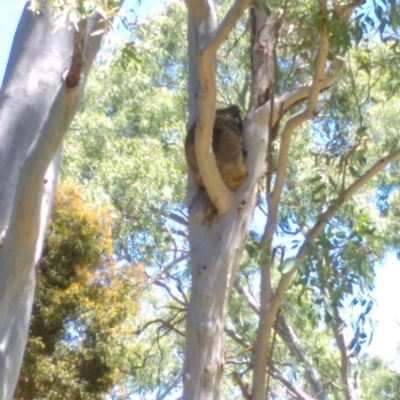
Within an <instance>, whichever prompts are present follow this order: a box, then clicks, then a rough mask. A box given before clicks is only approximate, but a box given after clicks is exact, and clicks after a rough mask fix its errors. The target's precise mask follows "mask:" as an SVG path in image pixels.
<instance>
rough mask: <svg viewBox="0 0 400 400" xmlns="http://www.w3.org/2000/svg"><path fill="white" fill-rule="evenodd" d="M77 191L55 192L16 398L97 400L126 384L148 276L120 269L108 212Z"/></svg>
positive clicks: (66, 186)
mask: <svg viewBox="0 0 400 400" xmlns="http://www.w3.org/2000/svg"><path fill="white" fill-rule="evenodd" d="M80 191H81V188H79V187H77V186H75V185H72V184H63V185H61V186H60V187H59V189H58V191H57V195H56V198H55V204H54V210H53V213H52V219H51V222H50V226H49V230H48V234H47V237H46V243H45V249H44V253H43V257H42V260H41V262H40V269H39V271H38V284H37V290H36V296H35V303H34V307H33V312H32V320H31V326H30V333H29V339H28V346H27V350H26V354H25V359H24V364H23V368H22V373H21V375H20V379H19V383H18V386H17V391H16V395H15V398H16V399H24V400H28V399H36V398H40V399H65V398H68V399H77V400H78V399H96V398H99V396H100V395H101V394H102V393H107V392H108V391H109V390H110V388H111V387H113V385H115V384H116V383H117V382H118V380H119V379H120V378H121V375H120V372H119V368H120V367H121V365H122V364H123V359H124V357H123V355H122V349H118V348H117V349H115V344H116V343H119V345H122V343H123V342H124V341H125V340H126V339H127V338H128V337H129V336H130V335H132V333H133V330H134V326H135V324H134V322H133V320H134V316H135V315H136V314H137V312H138V303H137V295H138V294H139V293H140V291H141V287H142V284H143V270H142V268H141V266H140V265H139V264H135V265H126V266H118V265H117V264H116V263H115V261H114V259H113V257H112V245H113V242H112V237H111V231H110V225H111V221H112V218H111V215H110V212H109V211H108V210H107V209H106V208H104V207H101V208H97V209H96V208H94V207H93V206H91V205H90V204H88V203H87V202H86V201H85V200H84V199H83V197H82V196H81V195H80Z"/></svg>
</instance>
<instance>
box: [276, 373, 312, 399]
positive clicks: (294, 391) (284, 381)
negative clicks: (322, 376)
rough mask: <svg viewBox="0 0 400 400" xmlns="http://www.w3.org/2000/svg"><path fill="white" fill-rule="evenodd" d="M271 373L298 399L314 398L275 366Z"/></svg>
mask: <svg viewBox="0 0 400 400" xmlns="http://www.w3.org/2000/svg"><path fill="white" fill-rule="evenodd" d="M270 374H271V375H272V376H273V377H274V378H275V379H276V380H278V381H279V382H280V383H281V384H282V385H283V386H284V387H285V388H287V389H288V390H289V392H291V393H292V394H293V395H294V396H296V399H298V400H313V397H310V396H309V395H308V394H307V393H305V392H303V391H302V390H301V389H300V388H298V387H296V386H294V385H293V384H292V383H291V382H290V381H289V380H287V379H286V378H284V377H283V375H281V374H280V373H279V372H278V371H277V370H276V369H275V368H274V370H273V371H270Z"/></svg>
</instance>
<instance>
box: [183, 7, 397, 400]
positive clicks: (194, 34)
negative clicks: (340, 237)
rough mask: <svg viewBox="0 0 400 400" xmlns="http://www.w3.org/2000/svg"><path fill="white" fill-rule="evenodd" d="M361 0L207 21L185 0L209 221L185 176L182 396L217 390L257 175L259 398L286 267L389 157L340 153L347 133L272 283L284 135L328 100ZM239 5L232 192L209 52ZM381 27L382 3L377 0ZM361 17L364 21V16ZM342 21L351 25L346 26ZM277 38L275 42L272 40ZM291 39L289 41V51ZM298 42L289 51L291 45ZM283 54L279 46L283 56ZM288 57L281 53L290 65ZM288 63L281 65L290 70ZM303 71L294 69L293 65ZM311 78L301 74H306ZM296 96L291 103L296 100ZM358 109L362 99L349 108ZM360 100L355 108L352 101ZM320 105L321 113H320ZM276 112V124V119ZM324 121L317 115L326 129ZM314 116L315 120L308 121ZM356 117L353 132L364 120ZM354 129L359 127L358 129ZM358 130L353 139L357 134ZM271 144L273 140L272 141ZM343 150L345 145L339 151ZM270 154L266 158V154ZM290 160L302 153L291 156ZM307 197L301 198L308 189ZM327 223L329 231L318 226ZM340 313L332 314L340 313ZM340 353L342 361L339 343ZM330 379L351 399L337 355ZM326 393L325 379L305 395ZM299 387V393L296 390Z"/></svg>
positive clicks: (193, 109)
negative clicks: (244, 63)
mask: <svg viewBox="0 0 400 400" xmlns="http://www.w3.org/2000/svg"><path fill="white" fill-rule="evenodd" d="M363 3H364V1H360V2H358V1H355V2H352V3H350V4H346V5H343V4H341V3H340V2H327V1H318V2H315V3H308V2H290V1H289V2H286V3H284V4H281V3H274V2H265V3H260V2H254V3H253V4H250V2H248V1H245V0H244V1H236V2H235V3H234V4H233V5H232V6H231V7H230V8H229V11H228V12H227V13H226V14H225V15H224V16H223V18H222V19H221V21H220V22H219V23H218V22H217V18H216V11H215V4H213V3H210V2H198V1H190V0H187V1H186V5H187V8H188V56H189V85H188V90H189V93H188V95H189V99H188V107H189V125H191V124H193V123H194V122H195V121H197V125H196V140H195V142H196V144H195V151H196V156H197V162H198V166H199V171H200V174H201V176H202V179H203V182H204V185H205V188H206V191H207V194H208V197H209V199H211V201H212V203H213V204H214V207H215V208H216V210H217V217H216V218H215V219H214V220H213V221H212V223H210V224H209V223H205V221H204V220H201V218H198V210H199V209H200V210H201V209H204V208H205V207H206V204H205V203H204V200H203V199H204V196H200V195H198V187H197V186H196V184H195V183H194V181H193V179H192V177H189V186H188V204H189V242H190V249H191V252H190V257H191V260H190V262H191V273H192V286H191V298H190V303H189V306H188V315H187V326H186V354H185V364H184V375H183V381H184V398H185V399H192V398H198V399H219V398H221V397H222V377H223V372H224V368H225V367H224V365H225V360H224V343H225V342H224V321H225V317H226V313H227V305H228V298H229V295H230V292H231V289H232V287H233V284H234V281H235V277H236V273H237V268H238V265H239V262H240V258H241V255H242V252H243V248H244V244H245V242H246V239H247V236H248V232H249V228H250V222H251V219H252V216H253V211H254V208H255V205H256V204H257V201H258V199H259V198H260V182H262V181H263V179H264V177H265V176H266V185H265V186H266V196H265V203H266V208H267V210H266V214H267V222H266V225H265V229H264V233H263V235H262V241H263V251H264V257H263V259H262V263H261V271H260V272H261V289H260V298H259V305H258V308H259V310H258V312H259V323H258V331H257V338H256V341H255V344H254V350H253V364H252V368H253V369H252V374H253V377H252V385H251V389H250V391H248V392H244V394H245V396H247V397H248V398H252V399H256V400H258V399H264V398H265V396H266V376H267V364H268V354H269V345H270V341H271V331H272V327H273V324H274V322H275V320H276V318H277V316H278V313H279V310H280V308H281V305H282V301H283V299H284V294H285V292H286V290H287V288H288V286H289V284H290V283H291V282H292V280H293V278H294V275H295V273H296V271H297V270H298V268H299V267H300V265H301V263H302V262H303V260H304V259H305V258H306V256H307V254H308V253H309V251H310V250H311V249H312V246H314V244H315V242H316V239H317V238H319V236H320V235H321V234H326V233H325V231H326V228H327V225H328V224H329V223H330V222H331V221H333V219H334V218H335V217H336V215H337V214H338V213H339V211H340V210H341V209H342V207H343V206H344V205H345V204H346V202H348V201H349V200H350V199H351V198H352V197H353V196H354V195H355V194H356V193H357V192H358V191H359V190H360V189H361V188H362V187H363V186H364V185H365V184H366V183H367V182H368V181H369V180H370V179H372V178H373V177H374V176H375V175H376V174H377V173H378V172H380V171H381V170H383V169H384V168H385V167H386V166H387V165H388V164H390V163H391V162H393V161H395V160H396V159H398V157H399V156H400V149H399V148H395V149H393V150H392V151H391V152H390V153H388V154H386V155H379V156H378V157H376V159H375V161H374V162H370V163H369V164H366V165H365V166H364V170H363V171H354V170H353V169H351V166H350V165H348V164H347V160H348V158H349V157H350V155H352V154H353V153H354V152H355V150H356V149H357V148H359V147H361V144H362V141H361V140H360V141H358V142H356V143H355V144H354V148H353V151H352V152H350V153H349V154H348V153H346V152H345V150H343V149H342V151H343V157H342V158H343V160H342V163H341V166H340V167H341V172H342V175H341V179H340V181H339V184H337V183H336V182H335V185H336V190H335V191H333V193H332V192H331V193H330V191H329V190H328V188H327V186H326V185H325V184H324V185H323V186H322V185H321V187H319V188H316V189H315V193H314V195H316V194H317V193H319V192H321V191H323V192H324V195H323V196H322V197H318V200H319V201H320V206H319V207H316V208H315V210H316V215H315V217H314V218H310V217H311V216H308V220H306V221H303V229H302V230H301V231H300V232H299V233H300V234H301V240H300V241H301V243H300V244H298V245H297V246H294V247H295V248H296V247H297V249H296V253H295V255H293V256H291V257H284V256H283V257H282V258H281V260H282V262H281V265H280V268H281V274H280V276H279V277H278V278H277V279H276V284H275V285H273V280H272V276H273V274H272V266H273V263H272V259H273V257H272V256H273V253H274V248H273V243H274V239H275V236H276V232H277V229H278V222H279V211H280V208H281V207H280V206H281V202H282V199H283V196H284V194H285V191H286V188H287V185H288V184H289V182H288V181H287V180H286V177H287V170H288V166H289V164H290V161H291V159H290V145H291V142H292V141H293V138H294V133H295V131H296V130H299V128H300V127H301V126H302V125H303V124H305V123H307V122H308V121H315V119H316V117H318V116H320V114H322V113H323V111H322V110H320V106H319V105H318V104H319V103H318V101H319V97H320V94H321V93H322V92H324V94H322V96H323V98H324V99H325V101H328V97H327V96H329V94H325V93H329V91H327V89H328V88H329V87H330V86H332V84H333V83H334V81H335V79H336V78H338V77H339V76H340V73H341V64H342V62H343V61H342V60H343V55H345V54H346V53H347V51H348V49H349V45H350V43H351V41H352V40H354V41H356V42H357V41H358V42H359V41H360V40H361V39H362V35H363V31H362V27H363V26H364V25H365V23H366V21H367V23H370V24H373V20H372V18H371V17H370V16H366V15H365V13H363V12H362V11H358V12H359V14H358V18H357V19H356V22H357V21H358V22H359V21H360V20H361V23H356V26H355V27H353V28H352V25H349V23H351V22H354V21H353V20H352V15H353V12H354V11H356V12H357V9H358V8H359V7H360V6H361V5H362V4H363ZM248 7H249V8H250V10H249V30H250V43H249V47H250V53H251V56H250V58H251V63H250V68H249V71H248V72H249V75H250V77H249V80H250V83H249V87H250V93H249V104H248V112H247V115H246V121H245V126H244V142H245V148H246V151H247V153H248V156H247V159H246V167H247V170H248V173H249V176H248V178H247V180H246V182H245V183H244V184H243V185H242V186H241V187H240V188H239V189H238V190H236V191H235V192H232V191H230V190H229V189H228V188H227V187H226V185H225V184H224V182H223V181H222V179H221V176H220V174H219V171H218V168H217V165H216V162H215V158H214V156H213V152H212V150H211V141H212V140H211V138H212V130H213V120H214V116H215V105H216V94H217V87H216V78H215V62H216V55H217V50H218V48H219V47H220V46H221V44H222V43H223V42H224V40H225V39H226V37H227V36H228V35H229V33H230V32H231V30H232V29H234V26H235V24H236V22H237V21H238V19H239V17H240V16H241V15H242V14H243V13H244V11H245V10H246V9H247V8H248ZM385 7H387V11H388V12H389V14H390V16H391V17H390V22H392V23H393V24H394V25H396V24H398V15H397V11H396V4H395V2H391V3H390V4H385ZM376 11H377V15H378V19H379V21H380V23H381V28H382V29H381V31H382V32H383V31H384V29H385V26H386V23H387V21H386V20H385V21H383V18H382V7H381V5H376ZM363 24H364V25H363ZM352 29H353V31H354V36H353V37H351V36H350V34H351V33H352ZM281 38H282V42H283V46H282V51H281V52H280V50H281V49H280V39H281ZM288 48H291V49H293V50H292V51H293V53H292V56H293V59H292V63H291V60H290V59H288V58H286V57H287V53H286V54H285V50H287V49H288ZM295 48H297V51H296V50H294V49H295ZM296 53H297V54H296ZM285 56H286V57H285ZM290 63H291V64H290ZM287 64H290V65H291V66H292V70H291V71H290V72H289V76H288V79H287V80H286V82H285V83H286V84H287V85H289V84H293V86H291V87H290V86H289V87H287V85H285V86H283V87H279V85H278V82H277V76H279V72H280V70H281V69H283V70H284V69H285V66H286V65H287ZM293 71H294V73H293V74H292V73H291V72H293ZM303 72H305V74H303ZM307 75H308V77H309V78H308V79H310V80H311V82H310V83H306V80H305V79H307V78H306V76H307ZM301 103H304V106H303V108H300V109H299V104H301ZM360 110H361V109H360ZM361 111H362V110H361ZM322 115H323V114H322ZM280 122H282V125H283V127H282V129H281V130H279V124H280ZM330 123H333V122H332V121H331V122H329V121H327V124H328V128H329V124H330ZM313 125H314V126H315V127H318V125H317V124H315V123H314V124H313ZM364 129H365V127H364V126H362V125H361V126H359V131H358V133H359V134H361V133H362V132H363V131H364ZM360 136H362V135H360ZM359 139H361V138H359ZM274 144H276V147H274ZM348 151H349V150H347V152H348ZM274 157H275V158H274ZM294 161H295V163H297V164H300V165H298V167H299V169H301V160H294ZM310 200H311V199H310ZM326 232H328V231H326ZM338 318H339V316H337V318H336V319H335V322H337V323H338V324H340V320H339V319H338ZM336 333H338V335H339V337H338V339H337V341H338V343H341V346H340V347H341V348H342V349H343V350H345V343H344V339H343V335H342V333H341V331H340V330H339V329H338V327H336ZM342 361H343V364H347V362H348V360H347V359H346V355H345V354H344V358H343V360H342ZM343 368H344V369H343V374H342V375H341V377H342V379H341V387H342V391H343V395H344V396H345V398H347V399H350V398H356V396H357V384H356V383H354V382H353V379H352V376H351V374H349V371H348V370H347V369H346V368H345V367H344V366H343ZM313 395H314V396H316V397H317V398H327V394H326V393H325V391H324V390H320V389H318V391H317V393H314V394H313ZM306 396H307V395H306V394H301V393H298V394H297V397H298V398H306Z"/></svg>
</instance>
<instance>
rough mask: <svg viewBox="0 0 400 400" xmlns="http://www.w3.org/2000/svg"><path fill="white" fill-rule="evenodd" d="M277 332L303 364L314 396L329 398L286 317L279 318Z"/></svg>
mask: <svg viewBox="0 0 400 400" xmlns="http://www.w3.org/2000/svg"><path fill="white" fill-rule="evenodd" d="M278 334H279V336H280V337H281V339H282V340H283V341H284V343H285V344H286V346H287V348H288V349H289V351H290V352H291V353H292V354H293V355H294V356H295V357H296V359H297V360H298V361H300V362H301V364H302V365H303V367H304V377H305V379H306V381H307V382H308V384H309V385H310V387H311V388H312V392H313V394H314V397H315V398H316V399H318V400H329V397H328V395H327V394H326V392H325V389H324V386H323V384H322V382H321V379H320V377H319V376H318V373H317V371H316V370H315V369H314V368H313V366H312V364H311V363H310V361H309V360H308V357H307V354H306V353H305V352H304V351H303V349H302V348H301V344H300V341H299V339H298V337H297V335H296V333H295V332H294V330H293V328H292V327H291V326H290V325H289V324H288V322H287V321H286V318H285V317H283V316H281V318H280V319H279V325H278Z"/></svg>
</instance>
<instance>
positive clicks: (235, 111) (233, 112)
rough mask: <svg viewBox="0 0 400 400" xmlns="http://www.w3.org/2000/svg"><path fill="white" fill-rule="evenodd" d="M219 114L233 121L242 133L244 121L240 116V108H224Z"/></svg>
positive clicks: (218, 111)
mask: <svg viewBox="0 0 400 400" xmlns="http://www.w3.org/2000/svg"><path fill="white" fill-rule="evenodd" d="M217 113H218V114H220V115H224V116H225V117H228V118H229V119H231V120H232V121H233V122H234V123H235V124H236V126H237V127H238V129H239V131H240V132H242V129H243V121H242V118H241V116H240V108H239V107H238V106H237V105H236V104H233V105H231V106H229V107H227V108H222V109H220V110H217Z"/></svg>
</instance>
